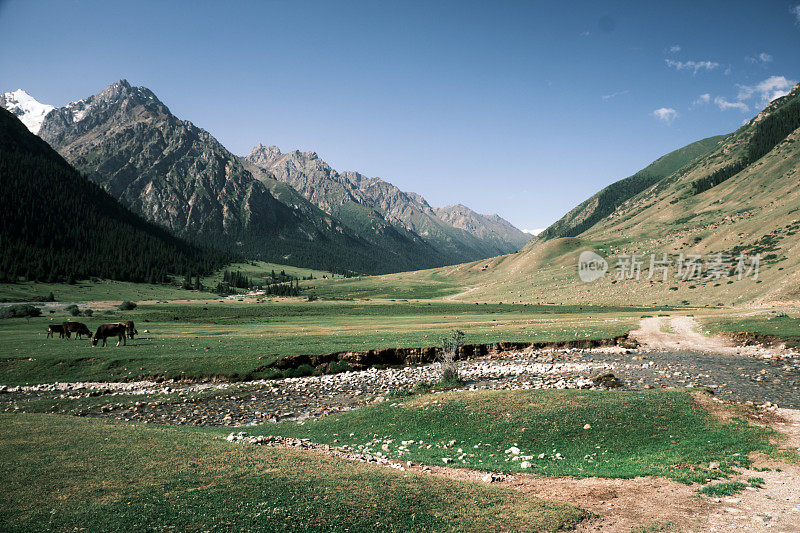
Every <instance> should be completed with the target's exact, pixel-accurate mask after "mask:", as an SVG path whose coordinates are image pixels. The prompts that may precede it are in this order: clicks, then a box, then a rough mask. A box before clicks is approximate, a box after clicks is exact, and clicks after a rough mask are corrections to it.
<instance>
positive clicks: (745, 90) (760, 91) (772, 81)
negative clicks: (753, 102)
mask: <svg viewBox="0 0 800 533" xmlns="http://www.w3.org/2000/svg"><path fill="white" fill-rule="evenodd" d="M794 84H795V82H794V81H792V80H789V79H787V78H786V77H785V76H770V77H769V78H767V79H765V80H764V81H762V82H760V83H757V84H755V85H737V87H738V88H739V94H738V95H737V96H736V99H737V100H749V99H750V98H753V97H754V96H757V97H758V98H759V101H760V103H762V104H768V103H769V102H771V101H773V100H775V99H776V98H780V97H781V96H784V95H785V94H788V93H789V91H791V90H792V87H793V86H794Z"/></svg>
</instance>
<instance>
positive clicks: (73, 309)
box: [64, 304, 81, 316]
mask: <svg viewBox="0 0 800 533" xmlns="http://www.w3.org/2000/svg"><path fill="white" fill-rule="evenodd" d="M64 311H66V312H67V313H69V314H70V315H72V316H81V310H80V308H79V307H78V306H77V305H75V304H71V305H68V306H66V307H65V308H64Z"/></svg>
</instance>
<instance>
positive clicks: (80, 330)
mask: <svg viewBox="0 0 800 533" xmlns="http://www.w3.org/2000/svg"><path fill="white" fill-rule="evenodd" d="M63 326H64V331H65V332H66V333H67V336H68V337H69V334H70V333H74V334H75V337H76V338H78V339H82V338H83V335H86V336H87V337H91V336H92V332H91V331H89V328H87V327H86V324H84V323H83V322H72V321H71V320H68V321H66V322H64V324H63Z"/></svg>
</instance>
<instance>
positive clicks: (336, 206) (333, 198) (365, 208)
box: [0, 80, 530, 273]
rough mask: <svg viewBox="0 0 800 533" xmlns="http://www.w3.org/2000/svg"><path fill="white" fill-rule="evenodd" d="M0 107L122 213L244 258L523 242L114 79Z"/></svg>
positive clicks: (315, 263)
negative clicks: (211, 122) (221, 132)
mask: <svg viewBox="0 0 800 533" xmlns="http://www.w3.org/2000/svg"><path fill="white" fill-rule="evenodd" d="M0 104H2V105H3V107H6V108H7V109H9V110H10V111H11V112H12V113H14V114H15V115H16V116H17V117H19V118H20V119H21V120H22V121H23V123H24V124H25V125H26V126H27V127H28V128H29V129H30V131H31V132H33V133H37V134H38V135H39V136H40V137H41V138H42V139H43V140H45V141H46V142H47V143H48V144H50V145H51V146H52V147H53V148H55V149H56V150H57V151H58V152H59V153H60V154H61V155H62V156H63V157H64V158H65V159H66V160H67V161H69V162H70V163H71V164H72V165H74V166H75V168H77V169H78V170H79V171H81V172H82V173H85V174H86V175H87V176H88V177H89V179H90V180H92V181H93V182H95V183H97V184H98V185H100V186H101V187H103V188H104V189H105V190H106V191H108V192H109V193H110V194H111V195H112V196H113V197H115V198H117V199H119V200H120V201H121V202H122V203H123V204H124V205H126V206H128V207H129V208H131V209H132V210H133V211H134V212H136V213H139V214H141V215H142V216H144V217H145V218H147V219H148V220H150V221H152V222H155V223H157V224H158V225H160V226H163V227H165V228H167V229H169V230H170V231H171V232H173V233H174V234H176V235H179V236H183V237H188V238H190V239H193V240H197V241H202V242H204V243H208V244H212V245H214V246H216V247H219V248H223V249H227V250H231V251H234V252H237V253H241V254H242V255H245V256H248V257H253V258H260V259H265V260H270V261H275V262H283V263H289V264H296V265H302V266H310V267H316V268H325V269H329V270H334V271H342V270H346V271H355V272H363V273H385V272H393V271H401V270H410V269H419V268H431V267H437V266H442V265H447V264H454V263H457V262H463V261H470V260H475V259H478V258H486V257H491V256H494V255H497V254H499V253H509V252H512V251H516V250H517V249H519V248H520V247H521V246H523V245H524V244H525V242H527V240H528V239H529V238H530V237H529V236H528V235H525V234H523V233H522V232H520V231H519V230H517V229H516V228H514V227H513V226H512V225H511V224H509V223H508V222H506V221H505V220H503V219H502V218H500V217H499V216H497V215H493V216H484V215H480V214H478V213H475V212H473V211H471V210H469V209H468V208H466V207H463V206H452V207H448V208H442V209H441V210H437V209H436V208H432V207H431V206H430V205H428V203H427V202H426V201H425V200H424V198H422V197H421V196H419V195H416V194H414V193H404V192H402V191H400V190H399V189H397V188H396V187H394V186H393V185H391V184H390V183H388V182H385V181H382V180H379V179H377V178H365V177H363V176H362V175H360V174H358V173H355V172H344V173H341V174H340V173H338V172H337V171H335V170H333V169H332V168H331V167H330V166H329V165H328V164H327V163H325V162H324V161H322V160H321V159H320V158H319V157H318V156H317V155H316V154H315V153H301V152H298V151H292V152H288V153H286V154H282V153H281V152H280V150H278V149H277V148H275V147H264V146H262V145H258V146H256V148H254V149H253V151H252V152H251V153H250V154H249V155H247V156H245V157H238V156H236V155H234V154H232V153H231V152H230V151H228V150H227V149H226V148H225V147H224V146H223V145H222V144H221V143H219V142H218V141H217V140H216V139H215V138H214V137H213V136H212V135H211V134H210V133H209V132H207V131H205V130H203V129H201V128H198V127H197V126H195V125H194V124H192V123H191V122H189V121H185V120H181V119H179V118H178V117H176V116H175V115H173V114H172V113H171V112H170V110H169V108H168V107H167V106H166V105H165V104H164V103H163V102H161V101H160V100H159V99H158V97H157V96H156V95H155V94H154V93H153V92H152V91H150V90H149V89H147V88H145V87H135V86H132V85H131V84H129V83H128V82H127V81H126V80H120V81H119V82H117V83H114V84H112V85H110V86H108V87H107V88H106V89H104V90H103V91H101V92H100V93H98V94H96V95H93V96H90V97H88V98H85V99H83V100H78V101H75V102H72V103H70V104H68V105H66V106H64V107H59V108H53V107H52V106H46V105H44V104H39V103H38V102H36V100H34V99H33V98H32V97H30V96H29V95H27V93H25V92H24V91H21V90H18V91H14V92H13V93H5V94H4V95H3V96H2V97H0Z"/></svg>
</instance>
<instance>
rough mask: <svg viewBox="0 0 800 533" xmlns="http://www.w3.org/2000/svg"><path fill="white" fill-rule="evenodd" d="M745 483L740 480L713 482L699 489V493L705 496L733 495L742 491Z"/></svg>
mask: <svg viewBox="0 0 800 533" xmlns="http://www.w3.org/2000/svg"><path fill="white" fill-rule="evenodd" d="M746 487H747V485H745V484H744V483H742V482H740V481H728V482H726V483H713V484H711V485H706V486H705V487H703V488H702V489H700V494H705V495H706V496H733V495H734V494H739V493H740V492H742V491H743V490H744V489H745V488H746Z"/></svg>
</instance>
